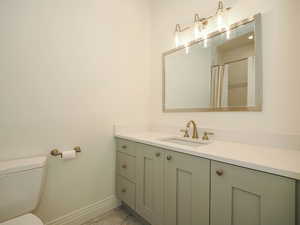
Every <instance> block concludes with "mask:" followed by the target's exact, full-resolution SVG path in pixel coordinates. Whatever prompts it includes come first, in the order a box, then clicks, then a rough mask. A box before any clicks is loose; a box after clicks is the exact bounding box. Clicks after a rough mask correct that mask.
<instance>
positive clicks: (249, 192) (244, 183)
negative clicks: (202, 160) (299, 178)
mask: <svg viewBox="0 0 300 225" xmlns="http://www.w3.org/2000/svg"><path fill="white" fill-rule="evenodd" d="M211 225H295V181H294V180H292V179H288V178H284V177H279V176H275V175H271V174H267V173H263V172H258V171H255V170H250V169H245V168H241V167H237V166H232V165H228V164H224V163H219V162H212V165H211Z"/></svg>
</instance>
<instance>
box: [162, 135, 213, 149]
mask: <svg viewBox="0 0 300 225" xmlns="http://www.w3.org/2000/svg"><path fill="white" fill-rule="evenodd" d="M160 141H163V142H169V143H172V144H179V145H185V146H190V147H200V146H203V145H207V144H209V142H207V141H202V140H201V139H198V140H193V139H191V138H179V137H170V138H163V139H160Z"/></svg>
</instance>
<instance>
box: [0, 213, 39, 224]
mask: <svg viewBox="0 0 300 225" xmlns="http://www.w3.org/2000/svg"><path fill="white" fill-rule="evenodd" d="M0 225H44V224H43V222H42V221H41V220H40V219H39V218H38V217H36V216H35V215H32V214H26V215H24V216H19V217H17V218H15V219H12V220H8V221H6V222H4V223H0Z"/></svg>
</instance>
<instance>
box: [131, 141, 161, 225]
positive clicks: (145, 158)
mask: <svg viewBox="0 0 300 225" xmlns="http://www.w3.org/2000/svg"><path fill="white" fill-rule="evenodd" d="M136 149H137V179H136V181H137V192H136V193H137V207H136V210H137V212H138V213H139V214H140V215H141V216H142V217H144V218H145V219H146V220H147V221H148V222H150V223H151V224H153V225H162V221H163V163H164V151H163V150H161V149H159V148H155V147H152V146H147V145H142V144H137V146H136Z"/></svg>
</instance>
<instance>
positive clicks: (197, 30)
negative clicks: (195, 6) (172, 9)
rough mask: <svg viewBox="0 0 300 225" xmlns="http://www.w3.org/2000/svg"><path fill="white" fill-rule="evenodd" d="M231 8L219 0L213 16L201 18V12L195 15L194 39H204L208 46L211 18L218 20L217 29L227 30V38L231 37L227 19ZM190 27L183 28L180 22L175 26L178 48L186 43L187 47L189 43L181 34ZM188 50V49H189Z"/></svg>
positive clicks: (205, 44)
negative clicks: (182, 39)
mask: <svg viewBox="0 0 300 225" xmlns="http://www.w3.org/2000/svg"><path fill="white" fill-rule="evenodd" d="M230 9H231V8H230V7H229V8H225V7H224V2H223V0H219V2H218V7H217V12H216V14H215V15H213V16H209V17H206V18H201V17H200V16H199V14H195V15H194V25H193V27H192V28H193V33H194V40H197V39H199V38H201V39H203V41H204V47H206V46H207V36H208V31H207V25H208V23H209V22H210V20H211V19H215V20H216V25H217V30H218V31H219V32H226V38H227V39H229V38H230V26H229V24H228V21H227V11H229V10H230ZM188 29H190V27H185V28H183V29H182V28H181V26H180V25H179V24H176V27H175V46H176V48H178V47H179V46H180V45H184V46H185V47H187V46H188V45H187V43H183V42H182V41H181V39H180V34H181V33H182V32H184V31H185V30H188ZM187 51H188V50H187Z"/></svg>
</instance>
